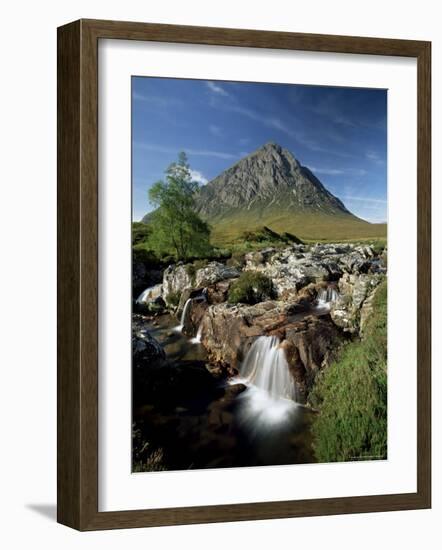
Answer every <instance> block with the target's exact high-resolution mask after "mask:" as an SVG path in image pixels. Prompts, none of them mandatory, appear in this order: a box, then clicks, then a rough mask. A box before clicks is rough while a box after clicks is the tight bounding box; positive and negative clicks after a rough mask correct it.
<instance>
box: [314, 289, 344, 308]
mask: <svg viewBox="0 0 442 550" xmlns="http://www.w3.org/2000/svg"><path fill="white" fill-rule="evenodd" d="M338 298H339V293H338V291H337V290H336V289H335V288H333V287H332V286H329V287H327V288H321V289H320V290H318V294H317V296H316V303H317V305H318V306H327V305H329V304H331V303H332V302H336V300H337V299H338Z"/></svg>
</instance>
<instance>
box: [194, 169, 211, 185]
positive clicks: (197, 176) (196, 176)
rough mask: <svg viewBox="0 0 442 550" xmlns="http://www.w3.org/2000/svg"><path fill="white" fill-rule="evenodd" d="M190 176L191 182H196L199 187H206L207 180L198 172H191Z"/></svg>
mask: <svg viewBox="0 0 442 550" xmlns="http://www.w3.org/2000/svg"><path fill="white" fill-rule="evenodd" d="M190 175H191V177H192V180H193V181H196V182H197V183H198V184H199V185H206V183H207V181H208V180H207V178H206V177H205V176H203V174H202V173H201V172H199V171H198V170H191V171H190Z"/></svg>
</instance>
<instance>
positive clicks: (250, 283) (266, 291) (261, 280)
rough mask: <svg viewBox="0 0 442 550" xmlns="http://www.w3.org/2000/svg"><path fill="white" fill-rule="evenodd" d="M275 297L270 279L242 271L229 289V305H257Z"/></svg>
mask: <svg viewBox="0 0 442 550" xmlns="http://www.w3.org/2000/svg"><path fill="white" fill-rule="evenodd" d="M274 297H275V291H274V288H273V284H272V281H271V279H269V278H268V277H266V276H265V275H263V274H262V273H257V272H254V271H244V272H243V273H241V276H240V277H239V279H238V280H236V281H235V282H234V283H233V284H232V285H231V287H230V289H229V295H228V301H229V303H231V304H238V303H243V304H257V303H258V302H263V301H264V300H269V299H272V298H274Z"/></svg>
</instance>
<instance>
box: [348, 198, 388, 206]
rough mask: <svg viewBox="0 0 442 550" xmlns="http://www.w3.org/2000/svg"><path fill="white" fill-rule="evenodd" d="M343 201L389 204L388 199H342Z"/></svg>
mask: <svg viewBox="0 0 442 550" xmlns="http://www.w3.org/2000/svg"><path fill="white" fill-rule="evenodd" d="M341 199H342V200H343V201H349V202H351V201H357V202H374V203H377V204H387V200H386V199H372V198H371V197H341Z"/></svg>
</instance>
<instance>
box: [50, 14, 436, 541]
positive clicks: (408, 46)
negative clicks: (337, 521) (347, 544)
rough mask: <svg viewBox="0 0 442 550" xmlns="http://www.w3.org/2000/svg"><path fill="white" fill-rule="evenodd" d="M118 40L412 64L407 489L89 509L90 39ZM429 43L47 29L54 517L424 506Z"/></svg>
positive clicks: (114, 27) (94, 410) (111, 523)
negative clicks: (52, 194)
mask: <svg viewBox="0 0 442 550" xmlns="http://www.w3.org/2000/svg"><path fill="white" fill-rule="evenodd" d="M100 39H115V40H119V39H123V40H139V41H157V42H172V43H181V44H205V45H223V46H236V47H251V48H274V49H280V50H304V51H311V52H335V53H347V54H371V55H379V56H405V57H413V58H416V59H417V67H418V90H417V92H418V111H417V112H418V143H417V154H418V171H417V178H418V196H417V211H418V247H417V258H418V262H417V265H418V291H417V295H418V298H419V299H418V304H417V311H418V320H417V321H418V329H417V343H418V349H417V353H418V363H417V364H418V373H417V411H418V415H417V448H418V456H417V492H416V493H409V494H385V495H373V496H356V497H345V498H322V499H311V500H296V501H278V502H253V503H247V504H233V505H215V506H196V507H186V508H166V509H147V510H136V511H123V510H122V511H115V512H99V511H98V244H97V243H98V221H97V219H98V190H97V181H98V161H97V158H98V124H97V112H98V41H99V40H100ZM430 68H431V44H430V43H429V42H422V41H408V40H392V39H382V38H362V37H348V36H331V35H313V34H300V33H285V32H268V31H265V32H264V31H257V30H235V29H224V28H205V27H190V26H176V25H160V24H148V23H133V22H118V21H98V20H79V21H76V22H73V23H70V24H68V25H65V26H63V27H60V28H59V29H58V461H57V464H58V521H59V522H60V523H63V524H65V525H68V526H70V527H73V528H75V529H79V530H82V531H86V530H97V529H113V528H129V527H147V526H160V525H176V524H190V523H207V522H223V521H240V520H252V519H272V518H283V517H286V518H288V517H298V516H315V515H330V514H344V513H360V512H376V511H378V512H380V511H388V510H407V509H418V508H429V507H430V506H431V448H430V442H431V440H430V434H431V422H430V412H431V403H430V396H431V382H430V346H431V336H430V334H431V324H430V308H431V306H430V303H431V281H430V276H431V275H430V274H431V270H430V261H431V260H430V249H431V239H430V236H431V235H430V200H431V198H430V196H431V195H430V184H431V176H430V169H431V152H430V151H431V126H430V119H431V106H430V100H431V99H430V98H431V83H430Z"/></svg>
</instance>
